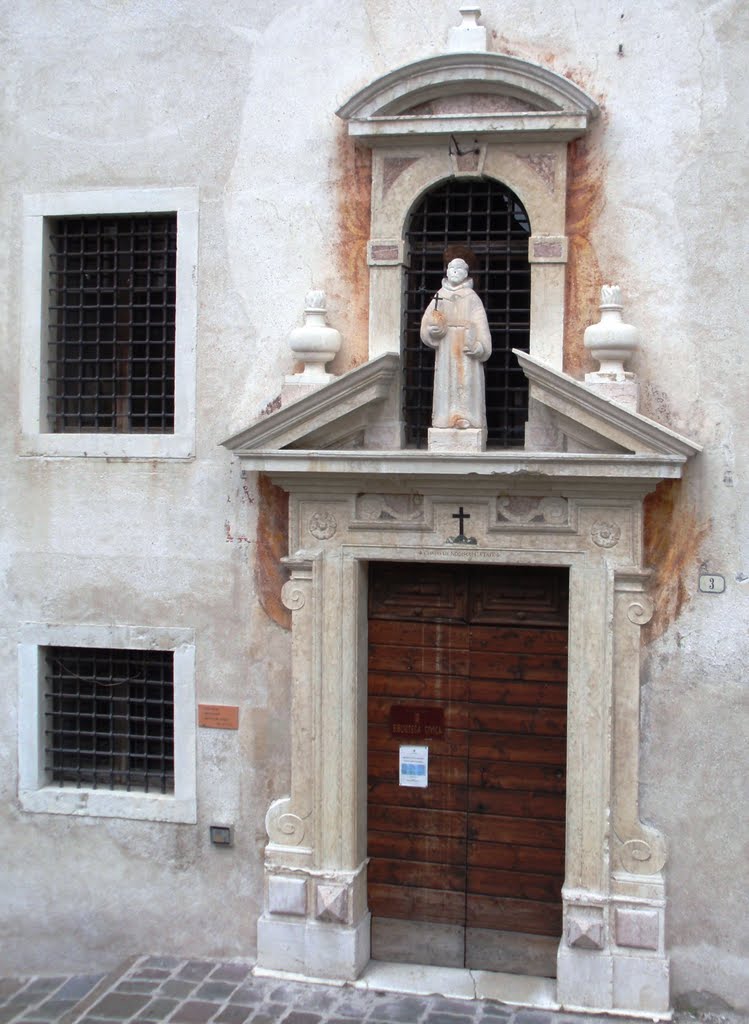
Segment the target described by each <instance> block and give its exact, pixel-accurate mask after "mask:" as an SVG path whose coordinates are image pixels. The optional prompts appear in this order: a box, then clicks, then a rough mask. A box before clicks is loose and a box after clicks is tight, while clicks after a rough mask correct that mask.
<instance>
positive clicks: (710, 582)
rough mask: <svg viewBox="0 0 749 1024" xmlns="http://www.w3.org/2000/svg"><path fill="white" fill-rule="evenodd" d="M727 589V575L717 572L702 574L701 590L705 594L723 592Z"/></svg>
mask: <svg viewBox="0 0 749 1024" xmlns="http://www.w3.org/2000/svg"><path fill="white" fill-rule="evenodd" d="M725 589H726V578H725V576H716V575H715V573H709V574H708V573H702V574H700V592H701V593H703V594H722V593H723V591H724V590H725Z"/></svg>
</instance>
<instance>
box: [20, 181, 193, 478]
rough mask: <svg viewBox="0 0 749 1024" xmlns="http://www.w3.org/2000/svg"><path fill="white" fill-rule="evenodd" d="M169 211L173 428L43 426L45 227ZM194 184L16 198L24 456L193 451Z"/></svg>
mask: <svg viewBox="0 0 749 1024" xmlns="http://www.w3.org/2000/svg"><path fill="white" fill-rule="evenodd" d="M129 213H130V214H149V213H176V215H177V277H176V293H177V306H176V323H175V382H174V432H173V433H171V434H125V433H123V434H109V433H75V434H73V433H71V434H67V433H54V432H51V431H49V430H46V429H45V427H46V422H47V415H46V403H47V396H46V383H47V378H46V349H47V337H46V334H47V331H46V295H47V290H48V285H47V279H48V263H49V260H48V245H49V243H48V232H47V227H46V222H47V221H48V220H49V219H50V218H54V217H85V216H91V215H107V214H113V215H115V214H129ZM197 265H198V189H197V188H192V187H185V188H150V189H143V188H138V189H119V188H117V189H92V190H90V191H85V192H50V193H45V194H38V195H27V196H25V197H24V200H23V285H22V288H23V323H22V328H21V447H20V453H21V455H25V456H51V457H55V456H59V457H65V456H81V457H87V458H96V457H99V458H143V459H171V458H174V459H187V458H192V457H194V454H195V419H196V399H195V386H196V380H195V371H196V347H197V344H196V342H197V311H198V295H197Z"/></svg>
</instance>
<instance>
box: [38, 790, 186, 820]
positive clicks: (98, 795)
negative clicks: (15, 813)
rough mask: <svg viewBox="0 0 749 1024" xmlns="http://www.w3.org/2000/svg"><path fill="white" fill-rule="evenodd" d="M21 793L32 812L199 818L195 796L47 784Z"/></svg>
mask: <svg viewBox="0 0 749 1024" xmlns="http://www.w3.org/2000/svg"><path fill="white" fill-rule="evenodd" d="M18 797H19V801H20V804H21V808H22V809H23V810H24V811H30V812H32V813H40V814H68V815H73V816H75V817H90V818H128V819H135V820H139V821H167V822H176V823H180V822H181V823H184V824H191V825H194V824H195V822H196V821H197V807H196V801H195V799H190V798H188V799H184V798H182V799H180V798H179V797H176V796H172V795H165V794H161V793H125V792H119V791H117V790H102V789H68V788H62V787H56V786H45V787H44V788H43V789H34V790H21V791H20V792H19V794H18Z"/></svg>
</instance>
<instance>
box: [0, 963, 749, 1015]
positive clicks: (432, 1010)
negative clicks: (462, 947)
mask: <svg viewBox="0 0 749 1024" xmlns="http://www.w3.org/2000/svg"><path fill="white" fill-rule="evenodd" d="M252 966H253V965H252V963H251V962H250V961H249V960H230V961H216V960H197V959H180V958H178V957H169V956H143V957H139V958H133V959H131V960H128V961H126V962H125V963H123V964H122V965H121V966H120V968H118V969H117V970H115V971H112V972H110V973H109V974H96V973H86V974H75V975H64V974H55V975H50V976H43V977H38V976H37V977H28V978H0V1024H365V1022H366V1024H603V1022H608V1024H611V1022H612V1020H616V1021H617V1022H618V1024H628V1022H627V1019H626V1018H622V1017H618V1018H610V1017H602V1016H598V1015H592V1014H591V1015H578V1014H566V1013H554V1012H551V1011H547V1010H529V1009H527V1008H519V1007H513V1006H509V1005H506V1004H503V1003H498V1002H496V1001H493V1000H466V999H449V998H446V997H444V996H437V995H435V996H416V995H406V994H404V995H400V994H398V993H393V992H378V991H373V990H362V989H357V988H352V987H351V986H346V985H344V986H335V985H316V984H311V983H304V982H296V981H285V980H284V981H280V980H279V979H277V978H263V977H255V976H254V975H253V973H252ZM745 1020H747V1018H740V1017H738V1016H737V1015H733V1014H731V1015H720V1017H718V1015H716V1014H703V1015H690V1014H677V1016H676V1024H740V1022H742V1021H745ZM631 1024H635V1022H634V1021H633V1022H631ZM639 1024H642V1022H639Z"/></svg>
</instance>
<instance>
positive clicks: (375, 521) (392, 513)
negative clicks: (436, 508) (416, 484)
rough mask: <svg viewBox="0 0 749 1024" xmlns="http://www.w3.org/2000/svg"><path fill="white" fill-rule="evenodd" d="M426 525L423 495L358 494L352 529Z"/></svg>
mask: <svg viewBox="0 0 749 1024" xmlns="http://www.w3.org/2000/svg"><path fill="white" fill-rule="evenodd" d="M421 525H426V520H425V508H424V496H423V495H421V494H357V496H356V502H355V505H354V520H353V522H352V523H351V526H352V528H354V529H356V528H358V529H371V528H373V527H375V528H377V529H388V528H390V529H404V528H405V529H411V528H413V527H418V526H421Z"/></svg>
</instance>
